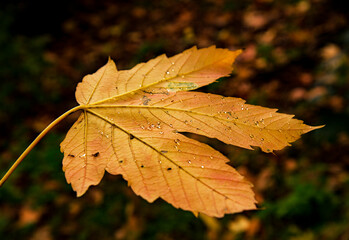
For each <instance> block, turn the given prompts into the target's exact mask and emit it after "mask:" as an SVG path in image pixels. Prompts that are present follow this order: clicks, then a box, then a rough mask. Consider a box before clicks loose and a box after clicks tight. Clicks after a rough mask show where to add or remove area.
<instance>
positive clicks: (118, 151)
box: [61, 47, 318, 217]
mask: <svg viewBox="0 0 349 240" xmlns="http://www.w3.org/2000/svg"><path fill="white" fill-rule="evenodd" d="M240 53H241V51H240V50H238V51H230V50H227V49H217V48H215V47H209V48H205V49H200V50H197V49H196V48H195V47H194V48H191V49H189V50H186V51H184V52H183V53H181V54H178V55H175V56H173V57H170V58H168V57H166V56H165V55H161V56H159V57H157V58H155V59H152V60H150V61H148V62H147V63H140V64H138V65H136V66H135V67H134V68H132V69H130V70H126V71H118V70H117V68H116V66H115V64H114V62H113V61H112V60H111V59H109V61H108V63H107V64H106V65H105V66H103V67H102V68H100V69H99V70H98V71H97V72H96V73H94V74H92V75H87V76H85V77H84V79H83V81H82V82H81V83H79V84H78V86H77V89H76V100H77V102H78V103H79V104H80V105H81V109H82V113H81V115H80V117H79V119H78V120H77V121H76V122H75V124H74V125H73V126H72V128H71V129H70V130H69V132H68V134H67V136H66V138H65V139H64V141H63V142H62V143H61V151H62V152H64V159H63V170H64V171H65V176H66V179H67V181H68V183H70V184H71V185H72V188H73V189H74V190H75V191H76V193H77V196H81V195H83V194H84V193H85V192H86V191H87V189H88V188H89V187H90V186H91V185H97V184H98V183H99V182H100V181H101V179H102V177H103V175H104V173H105V171H107V172H109V173H111V174H121V175H122V176H123V178H124V179H125V180H126V181H128V184H129V186H131V188H132V189H133V191H134V192H135V193H136V194H138V195H140V196H142V197H143V198H145V199H146V200H148V201H149V202H152V201H154V200H155V199H157V198H159V197H160V198H162V199H164V200H165V201H167V202H169V203H171V204H172V205H173V206H174V207H177V208H181V209H184V210H189V211H192V212H194V213H196V212H201V213H205V214H207V215H210V216H216V217H222V216H223V215H224V214H225V213H235V212H240V211H243V210H249V209H255V208H256V206H255V203H256V201H255V199H254V193H253V191H252V190H251V187H252V185H251V184H250V183H249V182H247V181H246V180H244V179H243V177H242V176H241V175H240V174H239V173H238V172H237V171H236V170H235V169H234V168H232V167H231V166H229V165H228V164H226V163H227V162H228V161H229V160H228V159H227V158H226V157H225V156H223V155H222V154H221V153H219V152H218V151H216V150H214V149H212V148H211V147H209V146H208V145H206V144H203V143H200V142H198V141H196V140H193V139H190V138H188V137H186V136H184V135H182V134H181V132H191V133H196V134H201V135H204V136H207V137H210V138H217V139H219V140H221V141H222V142H224V143H227V144H232V145H235V146H239V147H242V148H246V149H252V146H257V147H260V148H261V149H262V151H264V152H272V151H274V150H279V149H282V148H284V147H285V146H288V145H290V143H291V142H293V141H295V140H297V139H298V138H299V137H300V135H301V134H304V133H306V132H309V131H311V130H314V129H316V128H318V127H311V126H307V125H305V124H303V122H302V121H300V120H296V119H293V118H292V117H293V116H292V115H287V114H282V113H277V112H276V111H277V110H276V109H269V108H264V107H259V106H253V105H249V104H246V103H245V101H244V100H242V99H239V98H233V97H222V96H219V95H213V94H206V93H201V92H193V91H191V92H186V91H187V90H194V89H196V88H199V87H201V86H204V85H207V84H210V83H212V82H213V81H215V80H216V79H218V78H220V77H224V76H228V75H229V74H230V73H231V71H232V70H233V67H232V64H233V62H234V61H235V58H236V57H237V56H238V55H239V54H240Z"/></svg>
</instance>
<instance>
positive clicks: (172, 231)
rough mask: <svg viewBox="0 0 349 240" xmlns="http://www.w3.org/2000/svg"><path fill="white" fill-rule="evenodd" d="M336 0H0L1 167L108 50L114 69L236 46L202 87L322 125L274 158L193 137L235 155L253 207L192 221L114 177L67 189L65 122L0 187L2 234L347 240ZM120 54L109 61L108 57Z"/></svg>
mask: <svg viewBox="0 0 349 240" xmlns="http://www.w3.org/2000/svg"><path fill="white" fill-rule="evenodd" d="M343 4H345V1H339V0H287V1H278V0H274V1H273V0H255V1H237V0H219V1H216V0H215V1H213V0H206V1H189V0H180V1H140V0H139V1H111V0H106V1H87V0H78V1H67V0H66V1H40V0H37V1H21V0H15V1H6V0H5V1H1V3H0V19H1V21H0V77H1V87H0V99H1V103H2V104H0V106H1V107H0V108H1V110H0V123H1V126H2V130H1V138H0V149H1V150H0V151H1V153H0V169H1V173H2V174H3V173H4V172H5V171H6V170H7V169H8V167H9V165H10V164H11V163H12V162H13V161H14V160H15V159H16V158H17V157H18V155H19V154H20V153H21V152H22V151H23V150H24V149H25V147H26V146H27V145H28V144H29V143H30V141H31V140H33V139H34V137H35V136H36V135H37V134H38V133H39V132H40V131H41V130H42V129H43V128H44V127H45V126H46V125H47V124H48V123H49V122H50V121H52V120H53V119H54V118H56V117H57V112H61V113H63V112H65V111H66V110H67V109H69V108H71V107H72V106H74V105H75V103H74V101H73V99H74V97H73V96H74V91H75V89H74V86H76V84H77V83H78V82H79V81H80V80H81V76H83V75H85V74H86V73H90V72H93V71H94V70H96V68H97V67H98V66H101V65H102V64H103V63H104V62H105V61H106V59H107V57H108V56H111V57H112V58H113V59H115V60H116V62H117V64H118V66H119V68H120V69H126V68H129V67H130V66H133V65H135V64H136V63H138V62H140V61H146V60H148V59H151V58H153V57H155V56H157V55H159V54H161V53H165V52H166V53H168V54H169V55H173V54H175V53H178V52H181V51H183V50H184V49H186V48H189V47H191V46H192V45H198V46H199V47H207V46H210V45H213V44H214V45H217V47H223V48H231V49H238V48H245V52H244V53H243V54H242V56H241V57H240V59H239V60H238V63H237V69H236V71H235V76H234V77H233V78H224V79H221V80H220V81H219V82H217V83H215V84H212V85H210V86H208V87H205V88H202V91H208V90H209V91H210V92H214V93H217V94H221V95H225V96H234V97H242V98H244V99H247V102H248V103H251V104H258V105H263V106H272V107H277V108H279V109H280V111H281V112H286V113H295V115H296V117H298V118H301V119H303V120H304V121H305V123H308V124H309V123H311V124H313V125H321V124H326V127H325V128H322V129H320V130H318V131H315V132H314V133H310V134H308V135H306V136H304V137H303V138H302V139H301V140H298V141H297V142H295V144H294V146H293V147H292V148H286V149H285V150H282V151H279V152H277V153H276V156H275V155H272V154H264V153H261V152H259V151H251V152H249V151H245V150H241V149H238V148H235V147H232V146H227V145H224V144H222V143H220V142H218V141H215V140H211V139H206V138H202V137H200V136H196V135H195V136H194V137H195V138H197V139H200V140H203V141H204V142H206V143H209V144H211V145H212V146H214V147H215V148H216V149H218V150H219V151H221V152H222V153H224V154H225V155H226V156H229V158H230V159H234V162H232V163H231V164H232V165H233V166H234V167H236V168H237V169H238V170H239V172H240V173H241V174H242V175H244V176H247V177H248V180H249V181H251V182H253V183H254V185H255V189H254V190H255V191H256V192H257V200H258V201H259V202H260V208H261V210H260V211H256V212H247V213H242V214H238V215H228V216H226V217H224V218H223V219H219V220H217V219H212V218H208V217H205V216H203V217H199V218H195V217H194V216H193V215H192V214H191V213H186V212H183V211H181V210H177V209H174V208H173V207H171V206H170V205H168V204H166V203H164V202H163V201H156V202H155V204H148V203H147V202H145V201H144V200H142V199H140V198H139V197H137V196H134V194H133V193H132V192H131V191H130V190H129V189H128V187H127V186H126V183H125V182H124V181H123V180H122V179H121V178H120V177H116V176H111V175H106V176H105V178H104V180H103V181H102V183H101V185H100V186H99V187H98V188H92V189H91V191H89V192H88V193H87V194H86V196H84V197H82V198H76V197H75V194H74V193H73V192H72V190H71V189H70V187H69V186H68V185H67V184H66V183H65V180H64V176H63V173H62V172H61V158H62V155H61V154H60V152H59V149H58V147H57V146H58V144H59V142H61V140H62V139H63V133H64V132H65V131H66V130H67V129H68V128H69V126H70V124H71V123H72V120H73V119H68V120H67V121H66V122H64V123H62V124H61V125H60V126H59V127H58V128H56V130H55V132H52V133H51V134H49V135H48V136H47V137H45V139H44V141H43V142H42V143H41V144H40V145H39V146H37V148H36V149H35V150H34V151H33V152H32V153H30V155H29V156H28V158H26V159H25V160H24V161H23V163H22V165H20V167H19V168H18V169H17V170H16V171H15V173H14V175H13V176H11V178H10V179H9V180H8V182H6V184H5V185H4V187H2V188H1V189H0V213H1V214H0V239H97V238H98V239H234V238H235V239H306V240H312V239H341V240H342V239H343V240H344V239H348V238H349V230H348V229H349V224H348V222H349V202H348V199H349V175H348V173H349V127H348V126H349V125H348V122H349V107H348V104H347V102H348V100H349V94H348V93H349V81H348V79H349V59H348V57H349V56H348V52H349V28H348V26H349V24H348V22H349V21H348V18H349V17H348V14H347V9H346V8H345V5H343ZM118 59H120V61H118Z"/></svg>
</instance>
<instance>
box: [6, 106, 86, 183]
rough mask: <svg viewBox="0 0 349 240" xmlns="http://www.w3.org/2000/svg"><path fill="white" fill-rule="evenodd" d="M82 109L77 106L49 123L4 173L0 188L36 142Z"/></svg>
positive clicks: (82, 107)
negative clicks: (70, 115)
mask: <svg viewBox="0 0 349 240" xmlns="http://www.w3.org/2000/svg"><path fill="white" fill-rule="evenodd" d="M81 109H84V106H77V107H74V108H72V109H70V110H69V111H67V112H65V113H63V114H62V115H61V116H59V117H58V118H56V119H55V120H54V121H53V122H51V123H50V124H49V125H48V126H47V127H46V128H45V129H44V130H43V131H42V132H41V133H40V134H39V135H38V136H37V137H36V138H35V140H34V141H33V142H32V143H31V144H30V145H29V146H28V147H27V149H25V150H24V152H23V153H22V154H21V156H19V158H18V159H17V160H16V161H15V162H14V164H13V165H12V166H11V168H10V169H9V170H8V171H7V172H6V173H5V175H4V176H3V177H2V178H1V180H0V187H1V186H2V185H3V184H4V183H5V182H6V180H7V179H8V178H9V177H10V176H11V174H12V173H13V171H14V170H15V169H16V168H17V167H18V165H19V164H20V163H21V162H22V160H23V159H24V158H25V157H26V156H27V155H28V153H29V152H30V151H31V150H32V149H33V148H34V147H35V146H36V144H38V142H39V141H40V140H41V139H42V138H43V137H44V136H45V135H46V134H47V133H48V132H49V131H50V130H51V129H52V128H53V127H55V126H56V125H57V124H58V123H59V122H61V121H62V120H63V119H64V118H66V117H67V116H68V115H69V114H71V113H74V112H76V111H79V110H81Z"/></svg>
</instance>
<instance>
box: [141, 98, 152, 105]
mask: <svg viewBox="0 0 349 240" xmlns="http://www.w3.org/2000/svg"><path fill="white" fill-rule="evenodd" d="M142 101H143V105H148V104H149V102H150V101H151V99H149V98H148V97H147V96H143V99H142Z"/></svg>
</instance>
